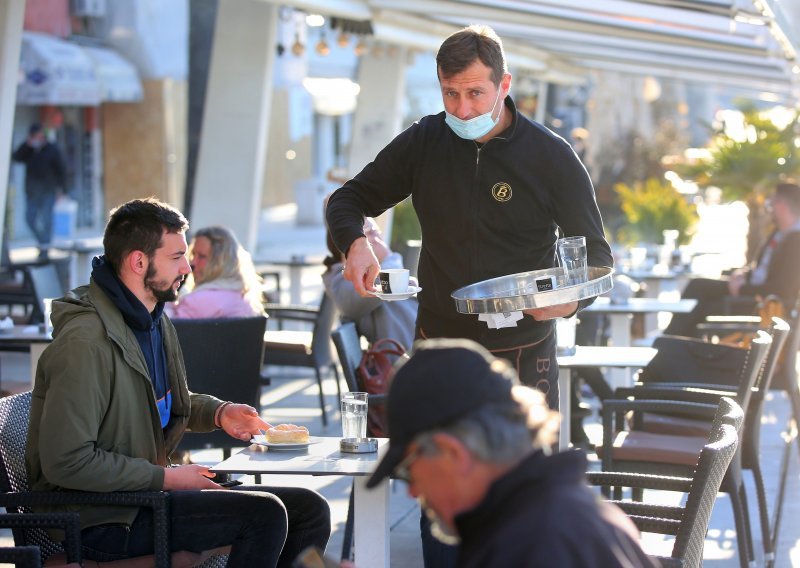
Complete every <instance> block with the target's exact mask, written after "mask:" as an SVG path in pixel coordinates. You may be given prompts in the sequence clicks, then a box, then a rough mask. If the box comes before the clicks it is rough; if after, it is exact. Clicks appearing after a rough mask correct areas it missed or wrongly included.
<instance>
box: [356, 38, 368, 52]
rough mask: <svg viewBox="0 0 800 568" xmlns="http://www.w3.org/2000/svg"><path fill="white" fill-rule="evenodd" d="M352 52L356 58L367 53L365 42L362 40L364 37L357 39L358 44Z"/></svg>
mask: <svg viewBox="0 0 800 568" xmlns="http://www.w3.org/2000/svg"><path fill="white" fill-rule="evenodd" d="M354 51H355V53H356V55H357V56H358V57H361V56H362V55H364V54H365V53H366V52H367V40H366V39H364V36H361V37H360V38H358V43H356V46H355V48H354Z"/></svg>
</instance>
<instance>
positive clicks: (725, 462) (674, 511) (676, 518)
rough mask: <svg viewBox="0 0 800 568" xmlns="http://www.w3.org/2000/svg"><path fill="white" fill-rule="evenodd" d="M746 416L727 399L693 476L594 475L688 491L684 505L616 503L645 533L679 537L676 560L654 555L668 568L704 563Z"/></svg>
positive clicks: (598, 481) (597, 481)
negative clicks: (706, 544) (719, 495)
mask: <svg viewBox="0 0 800 568" xmlns="http://www.w3.org/2000/svg"><path fill="white" fill-rule="evenodd" d="M743 418H744V413H743V411H742V409H741V407H739V406H738V405H737V404H736V402H734V401H733V400H731V399H730V398H722V399H721V400H720V403H719V406H718V408H717V410H716V415H715V419H714V426H713V428H712V431H711V434H710V436H709V438H708V441H707V442H706V444H705V445H704V446H703V448H702V449H701V450H700V456H699V458H698V460H697V465H696V466H695V468H694V471H693V472H692V475H691V477H667V476H661V475H648V474H638V473H617V472H594V473H589V474H587V478H588V480H589V483H591V484H593V485H600V486H617V487H630V488H636V489H637V490H643V489H655V490H660V491H679V492H683V493H686V494H687V495H686V499H685V501H684V504H683V505H682V506H664V505H650V504H647V503H637V502H620V501H617V502H615V503H616V504H617V505H618V506H620V507H621V508H622V509H623V510H624V511H625V512H626V513H627V514H628V515H629V516H630V517H631V519H632V520H633V522H634V523H635V524H636V526H637V527H638V528H639V530H640V531H642V532H652V533H658V534H667V535H674V536H675V542H674V544H673V547H672V554H671V556H669V557H667V558H665V557H654V559H655V560H658V561H659V562H660V563H661V565H662V566H664V567H682V568H683V567H687V568H695V567H699V566H701V565H702V562H703V546H704V541H705V536H706V532H707V531H708V523H709V519H710V518H711V511H712V509H713V507H714V502H715V501H716V498H717V492H718V490H719V488H720V485H721V483H722V480H723V478H724V477H725V472H726V471H727V469H728V466H729V464H730V462H731V460H732V459H733V456H734V454H735V453H736V447H737V441H738V438H737V435H736V431H737V428H738V426H737V423H738V424H739V425H740V424H741V422H742V420H743Z"/></svg>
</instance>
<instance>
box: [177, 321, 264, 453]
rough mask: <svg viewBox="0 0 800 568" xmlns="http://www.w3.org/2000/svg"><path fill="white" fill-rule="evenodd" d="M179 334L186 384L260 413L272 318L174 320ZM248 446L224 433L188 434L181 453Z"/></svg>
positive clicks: (194, 390) (181, 444)
mask: <svg viewBox="0 0 800 568" xmlns="http://www.w3.org/2000/svg"><path fill="white" fill-rule="evenodd" d="M172 323H173V325H174V326H175V330H176V331H177V332H178V339H179V340H180V344H181V350H182V351H183V360H184V364H185V366H186V380H187V382H188V384H189V390H190V391H192V392H197V393H203V394H210V395H213V396H216V397H217V398H220V399H222V400H229V401H231V402H237V403H243V404H249V405H251V406H252V407H254V408H256V409H260V406H261V405H260V394H261V393H260V389H261V384H262V379H261V365H262V359H263V356H264V329H265V328H266V324H267V318H265V317H263V316H258V317H252V318H218V319H176V320H172ZM246 445H248V444H247V443H246V442H242V441H240V440H236V439H234V438H232V437H231V436H229V435H228V434H226V433H225V432H223V431H222V430H217V431H215V432H204V433H199V432H187V433H186V435H184V437H183V440H181V443H180V444H179V446H178V449H180V450H197V449H202V448H222V449H227V450H230V448H233V447H241V446H246Z"/></svg>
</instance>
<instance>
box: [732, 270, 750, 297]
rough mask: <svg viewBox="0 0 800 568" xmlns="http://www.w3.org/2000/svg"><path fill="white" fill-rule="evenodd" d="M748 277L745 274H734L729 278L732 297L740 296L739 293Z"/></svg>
mask: <svg viewBox="0 0 800 568" xmlns="http://www.w3.org/2000/svg"><path fill="white" fill-rule="evenodd" d="M746 280H747V277H746V276H745V273H744V272H738V271H737V272H734V273H733V274H731V275H730V278H728V292H730V294H731V296H738V295H739V291H740V290H741V289H742V286H744V283H745V281H746Z"/></svg>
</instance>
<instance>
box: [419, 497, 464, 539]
mask: <svg viewBox="0 0 800 568" xmlns="http://www.w3.org/2000/svg"><path fill="white" fill-rule="evenodd" d="M417 501H419V506H420V507H422V511H423V512H424V513H425V516H426V517H428V520H429V521H430V523H431V535H433V538H435V539H436V540H438V541H439V542H441V543H443V544H447V545H450V546H457V545H458V544H460V543H461V537H459V536H458V534H457V533H456V532H455V530H454V529H451V528H450V527H448V526H447V525H446V524H445V523H444V521H442V519H441V518H440V517H439V515H438V514H437V513H436V511H434V510H433V509H432V508H430V507H429V506H428V505H427V504H426V503H425V498H424V497H422V496H420V497H419V498H417Z"/></svg>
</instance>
